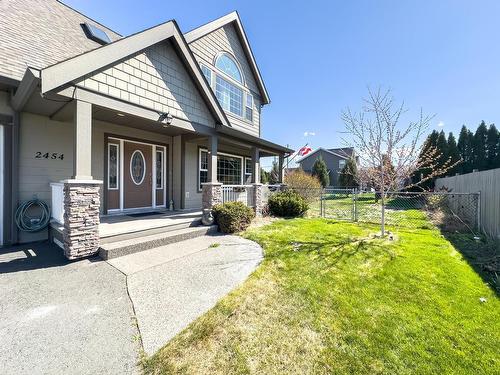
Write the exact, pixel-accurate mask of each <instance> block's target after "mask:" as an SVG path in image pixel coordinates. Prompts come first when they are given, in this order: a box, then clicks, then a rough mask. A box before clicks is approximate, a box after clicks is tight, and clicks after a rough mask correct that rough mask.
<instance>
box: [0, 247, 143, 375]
mask: <svg viewBox="0 0 500 375" xmlns="http://www.w3.org/2000/svg"><path fill="white" fill-rule="evenodd" d="M133 317H134V315H133V311H132V305H131V303H130V299H129V298H128V295H127V288H126V283H125V276H124V275H123V274H122V273H121V272H119V271H118V270H116V269H115V268H113V267H112V266H110V265H109V264H108V263H106V262H103V261H101V260H100V259H99V258H93V259H87V260H82V261H78V262H68V261H66V260H65V258H64V257H63V255H62V252H61V251H60V249H58V248H56V247H54V246H51V245H48V244H47V243H42V244H35V245H31V246H23V247H16V248H13V249H10V250H5V249H0V343H1V345H0V374H5V375H10V374H16V375H17V374H131V373H137V372H138V369H137V367H136V363H137V361H138V353H139V348H140V342H139V340H138V337H139V336H138V331H137V328H136V325H135V324H134V319H133Z"/></svg>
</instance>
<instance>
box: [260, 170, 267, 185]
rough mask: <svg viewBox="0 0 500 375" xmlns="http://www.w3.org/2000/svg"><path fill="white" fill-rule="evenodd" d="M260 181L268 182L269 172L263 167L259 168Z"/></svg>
mask: <svg viewBox="0 0 500 375" xmlns="http://www.w3.org/2000/svg"><path fill="white" fill-rule="evenodd" d="M260 183H261V184H268V183H269V172H268V171H266V170H264V168H260Z"/></svg>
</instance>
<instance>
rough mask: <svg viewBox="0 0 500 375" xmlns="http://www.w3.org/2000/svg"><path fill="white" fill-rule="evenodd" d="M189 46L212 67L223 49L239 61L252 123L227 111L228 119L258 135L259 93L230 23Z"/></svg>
mask: <svg viewBox="0 0 500 375" xmlns="http://www.w3.org/2000/svg"><path fill="white" fill-rule="evenodd" d="M189 47H190V48H191V50H192V51H193V54H194V55H195V57H196V58H197V60H198V61H199V62H200V61H201V62H203V63H205V64H206V65H208V66H209V67H213V64H214V61H215V58H216V56H217V55H218V54H219V53H220V52H223V51H226V52H230V53H231V54H233V55H234V56H235V57H236V59H237V60H238V62H239V63H240V66H241V69H242V71H243V75H244V77H245V85H246V87H247V88H248V89H249V90H250V92H251V94H252V96H253V98H254V106H253V117H254V118H253V124H249V123H247V122H246V121H244V120H242V119H239V118H237V117H236V116H233V115H232V114H231V113H228V118H229V121H230V122H231V123H232V124H233V125H235V126H236V127H237V128H238V129H240V130H242V131H245V132H248V133H251V134H254V135H256V136H259V135H260V110H261V108H260V106H261V103H262V99H261V97H260V94H259V89H258V86H257V83H256V81H255V77H254V75H253V72H252V69H251V68H250V63H249V61H248V60H247V57H246V55H245V52H244V50H243V46H242V45H241V43H240V40H239V38H238V35H237V33H236V30H235V28H234V26H233V25H232V24H227V25H225V26H223V27H221V28H219V29H217V30H215V31H213V32H211V33H209V34H207V35H205V36H203V37H201V38H200V39H197V40H195V41H194V42H192V43H190V45H189Z"/></svg>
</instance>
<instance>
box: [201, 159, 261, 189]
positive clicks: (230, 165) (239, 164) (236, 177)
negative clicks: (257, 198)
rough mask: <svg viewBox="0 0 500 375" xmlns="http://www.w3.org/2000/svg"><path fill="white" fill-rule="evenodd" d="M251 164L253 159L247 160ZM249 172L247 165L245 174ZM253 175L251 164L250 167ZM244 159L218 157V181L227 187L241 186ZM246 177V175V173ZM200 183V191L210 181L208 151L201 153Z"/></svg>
mask: <svg viewBox="0 0 500 375" xmlns="http://www.w3.org/2000/svg"><path fill="white" fill-rule="evenodd" d="M247 160H249V161H250V162H251V159H247ZM246 170H247V167H246V164H245V172H246ZM249 170H250V173H251V163H250V166H249ZM242 174H243V158H242V157H241V156H236V155H229V154H222V153H219V154H218V155H217V180H218V181H219V182H221V183H223V184H225V185H239V184H241V183H242ZM245 175H246V173H245ZM199 181H200V186H199V188H200V190H201V188H202V185H201V184H203V183H205V182H207V181H208V151H207V150H203V149H200V151H199Z"/></svg>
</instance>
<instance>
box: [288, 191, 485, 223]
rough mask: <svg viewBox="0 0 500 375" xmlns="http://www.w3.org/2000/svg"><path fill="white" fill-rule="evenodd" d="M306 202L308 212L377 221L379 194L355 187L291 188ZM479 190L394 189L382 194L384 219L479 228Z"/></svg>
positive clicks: (378, 215) (348, 219) (380, 212)
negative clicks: (414, 190) (427, 190)
mask: <svg viewBox="0 0 500 375" xmlns="http://www.w3.org/2000/svg"><path fill="white" fill-rule="evenodd" d="M293 190H294V191H296V192H297V193H298V194H300V195H302V196H304V197H305V198H306V199H307V201H308V202H309V206H310V208H309V211H308V216H312V217H325V218H330V219H335V220H346V221H352V222H364V223H371V224H380V223H381V220H382V204H381V201H382V194H381V193H380V192H362V191H357V190H355V189H334V188H325V189H300V188H293ZM479 203H480V194H479V193H446V192H418V193H413V192H397V191H389V192H386V194H385V199H384V208H385V210H384V211H385V223H386V225H387V226H390V227H401V228H415V229H416V228H431V227H433V226H434V225H437V226H439V227H440V228H442V229H444V230H446V231H449V232H454V231H459V232H463V231H467V232H479V228H480V227H481V223H480V212H479V207H480V204H479Z"/></svg>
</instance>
